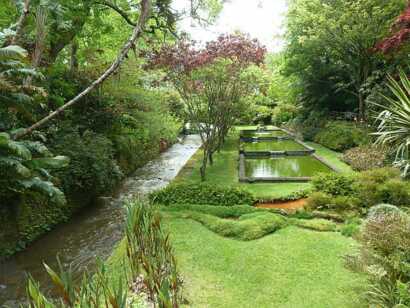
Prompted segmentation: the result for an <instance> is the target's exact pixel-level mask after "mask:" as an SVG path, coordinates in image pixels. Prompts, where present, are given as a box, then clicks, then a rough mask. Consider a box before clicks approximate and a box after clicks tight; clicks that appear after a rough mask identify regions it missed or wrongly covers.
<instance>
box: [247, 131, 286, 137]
mask: <svg viewBox="0 0 410 308" xmlns="http://www.w3.org/2000/svg"><path fill="white" fill-rule="evenodd" d="M288 136H289V135H288V134H287V133H286V132H284V131H282V130H274V131H264V132H255V131H246V130H245V131H242V137H245V138H263V137H265V138H276V137H288Z"/></svg>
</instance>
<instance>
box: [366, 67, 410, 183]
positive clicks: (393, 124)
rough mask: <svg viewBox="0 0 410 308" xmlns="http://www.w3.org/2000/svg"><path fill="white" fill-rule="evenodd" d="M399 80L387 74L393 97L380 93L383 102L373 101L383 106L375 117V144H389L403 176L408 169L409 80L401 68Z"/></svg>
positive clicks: (409, 136) (409, 166)
mask: <svg viewBox="0 0 410 308" xmlns="http://www.w3.org/2000/svg"><path fill="white" fill-rule="evenodd" d="M399 77H400V78H399V81H396V79H394V78H393V77H392V76H389V84H388V87H389V89H390V91H391V93H392V94H393V97H387V96H385V95H382V94H381V95H382V97H383V98H384V101H385V104H378V103H374V105H376V106H378V107H381V108H383V111H382V112H381V113H380V114H379V115H378V116H377V117H376V122H377V123H378V127H377V132H376V133H374V135H376V136H377V140H376V143H377V144H385V145H388V146H390V147H391V148H392V149H393V150H394V151H395V152H396V158H395V165H396V166H398V167H400V168H402V170H403V176H407V175H408V174H409V171H410V160H409V146H410V80H409V78H408V77H407V75H406V73H405V72H404V71H403V70H400V72H399Z"/></svg>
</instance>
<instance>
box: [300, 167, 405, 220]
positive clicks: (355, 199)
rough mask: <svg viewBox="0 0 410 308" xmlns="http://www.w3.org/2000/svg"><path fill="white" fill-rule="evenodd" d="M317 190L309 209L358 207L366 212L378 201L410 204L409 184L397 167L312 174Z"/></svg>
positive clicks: (343, 209) (309, 201)
mask: <svg viewBox="0 0 410 308" xmlns="http://www.w3.org/2000/svg"><path fill="white" fill-rule="evenodd" d="M312 186H313V189H314V193H313V194H312V195H311V196H310V198H309V200H308V204H307V209H309V210H311V211H313V210H335V211H341V212H344V211H351V210H352V211H356V212H357V213H358V214H365V213H366V211H367V209H368V208H370V207H372V206H373V205H375V204H379V203H390V204H394V205H397V206H409V205H410V184H409V183H408V182H406V181H403V180H402V179H401V178H400V172H399V171H398V170H397V169H394V168H381V169H373V170H370V171H366V172H362V173H359V174H351V175H343V174H326V175H319V176H316V177H314V178H313V180H312Z"/></svg>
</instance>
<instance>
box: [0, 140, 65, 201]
mask: <svg viewBox="0 0 410 308" xmlns="http://www.w3.org/2000/svg"><path fill="white" fill-rule="evenodd" d="M68 163H69V159H68V158H67V157H65V156H53V155H52V154H51V153H50V151H49V150H48V149H47V147H46V146H44V145H43V144H42V143H41V142H38V141H14V140H12V138H11V136H10V135H9V134H8V133H0V187H1V190H2V191H1V192H0V194H1V195H14V194H23V193H26V192H29V191H37V192H40V193H42V194H46V195H47V196H48V197H49V198H50V199H51V201H52V202H54V203H57V204H62V203H64V202H65V198H64V194H63V193H62V192H61V191H60V190H59V189H58V188H57V187H56V186H55V185H54V184H53V183H52V179H53V178H52V176H51V174H50V170H55V169H60V168H64V167H66V166H67V165H68Z"/></svg>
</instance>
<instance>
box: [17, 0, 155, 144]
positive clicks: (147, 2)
mask: <svg viewBox="0 0 410 308" xmlns="http://www.w3.org/2000/svg"><path fill="white" fill-rule="evenodd" d="M150 8H151V0H142V1H141V13H140V17H139V21H138V24H137V25H136V26H135V28H134V31H133V32H132V35H131V37H130V38H129V40H128V41H127V42H126V43H125V44H124V46H123V47H122V48H121V51H120V52H119V54H118V57H117V59H116V60H115V61H114V62H113V63H112V65H111V66H110V67H109V68H108V69H107V70H106V71H105V72H104V73H103V74H102V75H101V76H100V77H99V78H98V79H96V80H95V81H94V82H93V83H92V84H91V85H89V86H88V87H87V88H86V89H85V90H84V91H82V92H81V93H79V94H78V95H77V96H76V97H74V98H73V99H71V100H70V101H69V102H67V103H66V104H64V105H63V106H61V107H60V108H58V109H57V110H55V111H53V112H51V113H50V114H49V115H48V116H46V117H44V118H43V119H41V120H40V121H38V122H37V123H35V124H33V125H32V126H30V127H29V128H27V129H25V130H22V131H21V132H18V133H17V134H16V135H15V136H14V139H18V138H21V137H24V136H26V135H29V134H31V133H32V132H33V131H35V130H36V129H38V128H39V127H41V126H42V125H44V124H45V123H47V122H48V121H50V120H51V119H54V118H55V117H57V116H58V115H59V114H61V113H62V112H63V111H64V110H65V109H67V108H69V107H71V106H72V105H74V104H76V103H78V102H79V101H80V100H81V99H82V98H83V97H85V96H86V95H87V94H88V93H90V92H91V91H93V90H94V89H95V88H96V87H98V86H99V85H101V84H102V83H103V82H104V81H105V80H106V79H108V78H109V77H110V76H111V75H112V74H113V73H115V72H116V71H117V70H118V68H119V67H120V66H121V64H122V62H124V60H125V58H126V56H127V54H128V52H129V51H130V49H131V48H133V47H134V46H135V42H136V41H137V39H138V38H139V37H140V36H141V33H143V29H144V26H145V23H146V21H147V19H148V16H149V12H150Z"/></svg>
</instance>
